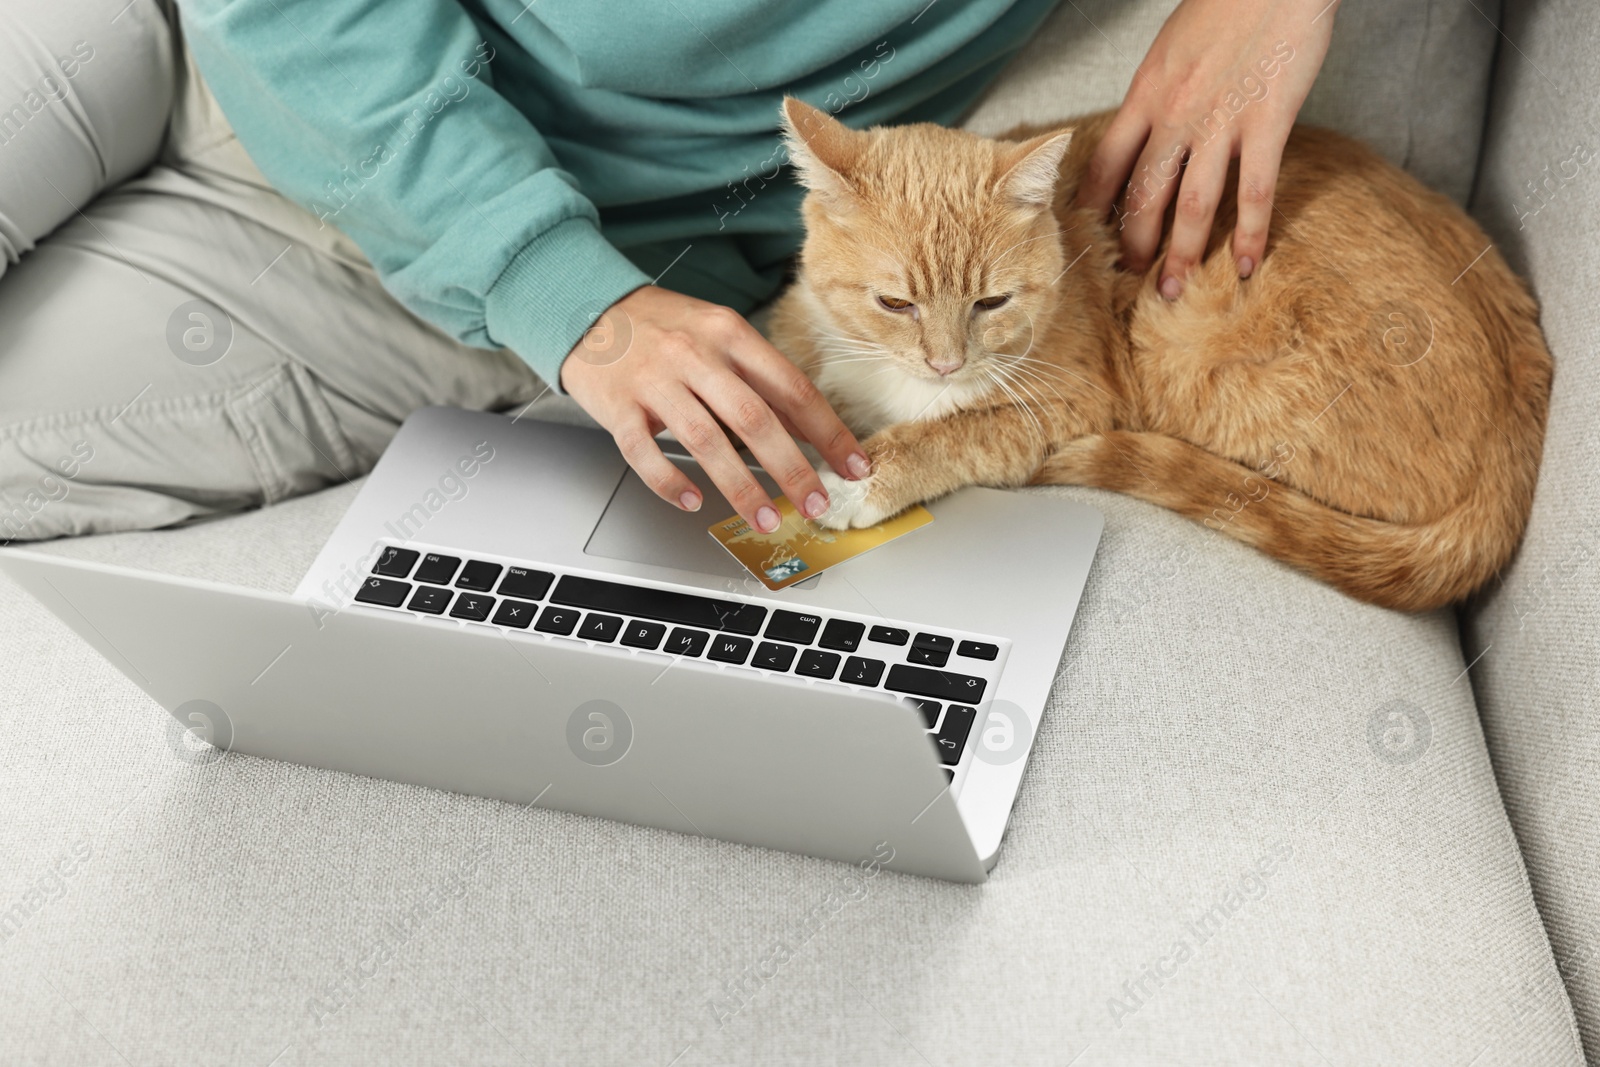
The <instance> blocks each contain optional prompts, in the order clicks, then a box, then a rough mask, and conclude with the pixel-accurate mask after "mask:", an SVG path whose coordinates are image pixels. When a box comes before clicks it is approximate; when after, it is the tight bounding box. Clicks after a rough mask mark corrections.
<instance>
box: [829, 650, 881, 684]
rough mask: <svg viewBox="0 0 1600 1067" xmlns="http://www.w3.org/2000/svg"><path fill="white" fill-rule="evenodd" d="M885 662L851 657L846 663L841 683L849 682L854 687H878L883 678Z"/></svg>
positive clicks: (840, 676)
mask: <svg viewBox="0 0 1600 1067" xmlns="http://www.w3.org/2000/svg"><path fill="white" fill-rule="evenodd" d="M883 668H884V662H883V660H881V659H867V658H866V657H865V656H851V657H850V658H849V659H847V660H845V661H844V671H843V673H841V674H840V675H839V681H841V682H849V683H850V684H852V685H877V684H878V680H879V679H880V678H882V677H883Z"/></svg>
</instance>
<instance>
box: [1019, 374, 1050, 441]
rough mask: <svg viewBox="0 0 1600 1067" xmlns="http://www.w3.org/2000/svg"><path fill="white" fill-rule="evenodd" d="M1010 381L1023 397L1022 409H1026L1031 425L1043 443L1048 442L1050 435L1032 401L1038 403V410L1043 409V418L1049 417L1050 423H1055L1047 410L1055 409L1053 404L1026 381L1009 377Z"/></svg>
mask: <svg viewBox="0 0 1600 1067" xmlns="http://www.w3.org/2000/svg"><path fill="white" fill-rule="evenodd" d="M1008 377H1009V376H1008ZM1010 381H1011V384H1012V385H1013V386H1015V387H1016V390H1017V392H1018V393H1020V394H1021V395H1022V397H1023V399H1024V402H1025V403H1026V405H1027V406H1026V407H1025V409H1024V410H1026V411H1027V413H1028V415H1029V416H1030V417H1031V418H1032V419H1033V425H1034V427H1035V428H1036V429H1037V430H1038V433H1039V438H1040V440H1041V441H1043V442H1044V443H1046V444H1048V443H1049V441H1050V435H1049V434H1048V433H1046V432H1045V428H1044V422H1043V420H1042V419H1040V418H1039V411H1035V410H1034V408H1033V403H1034V402H1035V401H1037V403H1038V405H1039V410H1040V411H1044V412H1045V413H1046V414H1045V418H1049V419H1050V422H1051V425H1054V424H1055V419H1054V418H1051V416H1050V415H1049V412H1051V411H1054V410H1055V407H1054V405H1052V404H1051V403H1050V402H1049V401H1048V400H1047V399H1046V398H1044V397H1043V396H1040V395H1039V393H1038V391H1037V390H1036V389H1033V388H1031V387H1030V386H1029V385H1028V384H1027V383H1026V382H1024V381H1022V380H1021V379H1018V378H1010Z"/></svg>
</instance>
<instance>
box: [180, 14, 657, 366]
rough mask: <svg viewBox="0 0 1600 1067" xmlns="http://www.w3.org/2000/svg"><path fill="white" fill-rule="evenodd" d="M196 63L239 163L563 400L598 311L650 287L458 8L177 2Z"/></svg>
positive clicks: (468, 338) (441, 320)
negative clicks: (516, 359)
mask: <svg viewBox="0 0 1600 1067" xmlns="http://www.w3.org/2000/svg"><path fill="white" fill-rule="evenodd" d="M183 24H184V28H185V32H186V34H187V36H188V40H189V46H190V48H191V50H192V52H193V54H194V57H195V62H196V63H197V64H198V65H199V67H200V70H201V72H202V73H203V74H204V75H205V78H206V81H207V84H208V85H209V86H210V88H211V91H212V93H213V94H214V95H215V96H216V98H217V101H218V103H220V104H221V105H222V109H223V111H224V113H225V114H226V115H227V116H228V119H229V121H230V122H231V123H232V124H233V127H234V131H235V132H236V133H237V134H238V136H239V140H240V142H241V143H242V144H243V146H244V148H245V150H246V151H247V152H248V153H249V154H250V157H251V159H252V160H254V162H255V163H256V165H257V167H259V168H260V170H261V172H262V173H263V174H264V175H266V177H267V178H268V180H270V181H271V182H272V183H273V184H274V185H275V186H276V187H277V188H278V189H279V191H281V192H282V193H283V194H284V195H285V196H287V197H289V198H290V199H291V200H294V201H295V202H297V203H299V204H300V205H301V206H303V207H305V208H306V209H307V210H309V211H311V212H312V213H314V214H315V215H316V216H317V217H318V218H319V219H320V220H322V222H323V223H324V225H333V226H337V227H338V228H339V229H340V230H342V231H343V232H344V233H346V234H347V235H349V237H350V238H351V239H352V240H354V241H355V242H356V244H357V245H358V246H359V247H360V248H361V250H362V251H363V252H364V253H366V255H367V258H368V259H370V260H371V261H372V264H373V266H374V267H375V268H376V269H377V271H378V275H379V277H380V278H381V279H382V280H383V283H384V285H385V287H386V288H388V289H389V291H390V292H392V293H393V294H394V295H395V296H396V297H397V298H398V299H399V300H400V301H401V302H402V303H404V304H405V305H406V306H407V307H409V308H410V309H411V310H412V311H414V312H416V313H417V314H418V315H419V316H421V317H423V318H425V319H427V320H428V321H430V322H432V323H434V324H436V325H437V326H439V327H440V328H441V329H443V330H445V331H446V332H448V333H450V334H451V335H452V336H454V337H456V338H457V339H458V340H460V341H462V342H464V343H466V344H470V345H475V346H478V347H494V346H504V347H507V348H510V349H512V350H514V351H515V352H516V353H517V354H518V355H519V356H521V357H522V359H523V360H524V361H526V362H527V363H528V365H529V366H531V367H532V368H533V369H534V370H535V371H536V372H537V373H538V374H539V375H540V376H541V377H543V378H544V379H545V380H546V381H547V382H549V383H550V384H551V385H552V386H553V387H556V388H559V375H560V368H561V361H562V359H563V358H564V357H565V356H566V354H567V352H568V351H570V350H571V348H572V346H573V345H574V344H576V343H577V341H578V340H579V338H580V337H581V336H582V335H583V332H584V331H585V330H587V329H588V328H589V326H590V325H591V324H592V323H593V321H594V320H595V319H596V318H598V317H599V314H600V312H601V311H602V310H603V309H604V308H606V307H609V306H610V305H611V304H613V303H615V302H616V301H617V300H620V299H621V298H622V297H624V296H626V295H627V294H628V293H630V292H632V291H633V290H634V289H637V288H638V287H639V286H641V285H647V284H649V281H650V279H649V277H648V276H647V275H646V274H644V273H643V272H642V271H640V270H639V269H638V268H637V267H636V266H634V265H633V263H632V262H631V261H629V260H628V259H627V257H625V256H624V255H622V253H621V252H619V251H617V250H616V249H615V248H614V247H612V245H611V244H610V243H609V242H607V241H606V239H605V238H603V237H602V236H601V235H600V230H599V221H600V220H599V213H598V212H597V211H596V209H595V206H594V205H593V204H592V203H591V202H590V201H589V199H588V198H587V197H585V196H584V195H583V192H582V191H581V190H580V189H579V188H578V187H577V183H576V181H575V180H574V179H573V177H572V175H570V174H568V173H567V172H566V171H564V170H562V169H561V167H560V165H559V163H558V162H557V160H556V158H555V156H554V155H553V154H552V152H551V151H550V148H549V146H548V145H547V144H546V143H545V141H544V139H543V138H541V137H540V136H539V132H538V131H537V130H535V129H534V128H533V126H532V124H531V123H529V121H528V120H527V118H526V117H525V116H524V115H523V114H522V113H521V112H520V111H518V110H517V109H516V108H515V107H513V106H512V105H511V104H510V103H509V102H508V101H507V100H506V99H505V98H504V97H503V96H501V95H500V94H499V93H497V92H496V91H495V86H494V57H495V53H494V49H493V47H492V46H491V45H490V44H489V43H488V42H487V41H486V40H485V39H484V37H483V35H482V34H481V33H480V32H479V30H478V27H477V25H476V24H475V23H474V22H473V21H472V19H471V18H470V17H469V16H468V15H467V13H466V11H465V10H464V9H463V8H462V7H461V5H460V4H459V3H458V2H457V0H187V2H185V4H184V6H183Z"/></svg>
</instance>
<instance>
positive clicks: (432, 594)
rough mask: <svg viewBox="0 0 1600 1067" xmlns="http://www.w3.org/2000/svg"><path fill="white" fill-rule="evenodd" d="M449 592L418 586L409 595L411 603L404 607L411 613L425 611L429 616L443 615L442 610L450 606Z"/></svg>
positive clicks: (434, 587)
mask: <svg viewBox="0 0 1600 1067" xmlns="http://www.w3.org/2000/svg"><path fill="white" fill-rule="evenodd" d="M450 596H451V593H450V590H448V589H440V588H439V587H438V586H436V585H419V586H417V591H416V592H415V593H413V594H412V595H411V603H409V604H407V605H406V607H408V608H410V609H411V610H412V611H426V612H427V613H428V614H429V615H443V614H444V609H445V608H447V607H449V606H450Z"/></svg>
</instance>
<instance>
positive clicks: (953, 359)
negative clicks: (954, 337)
mask: <svg viewBox="0 0 1600 1067" xmlns="http://www.w3.org/2000/svg"><path fill="white" fill-rule="evenodd" d="M923 362H924V363H926V364H927V365H928V366H930V367H932V368H933V369H934V371H935V372H936V373H938V374H939V375H940V376H941V377H943V376H944V375H946V374H950V373H952V372H953V371H958V370H960V369H961V368H962V367H963V366H965V365H966V362H967V358H966V357H965V356H946V357H944V358H943V359H934V358H933V357H931V356H930V357H929V358H927V359H925V360H923Z"/></svg>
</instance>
